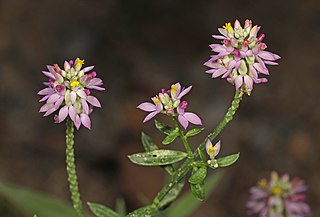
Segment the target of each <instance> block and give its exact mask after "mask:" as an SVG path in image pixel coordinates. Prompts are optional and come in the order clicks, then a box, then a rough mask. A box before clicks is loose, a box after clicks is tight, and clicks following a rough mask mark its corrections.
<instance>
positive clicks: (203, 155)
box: [197, 149, 207, 162]
mask: <svg viewBox="0 0 320 217" xmlns="http://www.w3.org/2000/svg"><path fill="white" fill-rule="evenodd" d="M197 151H198V153H199V156H200V159H201V160H202V161H203V162H205V161H206V160H207V159H206V155H205V154H204V151H203V150H200V149H197Z"/></svg>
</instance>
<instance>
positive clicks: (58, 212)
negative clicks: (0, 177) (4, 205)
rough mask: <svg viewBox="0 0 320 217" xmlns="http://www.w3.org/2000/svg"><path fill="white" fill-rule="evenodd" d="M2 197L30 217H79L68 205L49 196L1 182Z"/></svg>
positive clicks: (0, 191) (0, 193) (0, 192)
mask: <svg viewBox="0 0 320 217" xmlns="http://www.w3.org/2000/svg"><path fill="white" fill-rule="evenodd" d="M0 196H1V197H3V198H4V199H6V200H7V201H8V202H9V203H10V204H11V205H12V206H13V207H14V208H15V209H17V210H19V211H20V212H22V213H24V214H26V215H29V216H33V215H34V213H37V215H38V216H39V217H41V216H44V217H57V216H68V217H76V216H77V215H76V213H75V211H74V209H73V207H72V206H71V205H69V204H68V203H66V202H64V201H62V200H60V199H58V198H55V197H53V196H51V195H49V194H45V193H42V192H39V191H35V190H31V189H28V188H26V187H22V186H18V185H15V184H11V183H7V182H0Z"/></svg>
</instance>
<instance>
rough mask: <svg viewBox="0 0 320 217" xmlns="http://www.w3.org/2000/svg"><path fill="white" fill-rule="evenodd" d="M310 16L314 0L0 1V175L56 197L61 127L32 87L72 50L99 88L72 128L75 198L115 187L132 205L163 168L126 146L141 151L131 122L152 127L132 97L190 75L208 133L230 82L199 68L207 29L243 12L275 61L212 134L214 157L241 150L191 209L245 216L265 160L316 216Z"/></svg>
mask: <svg viewBox="0 0 320 217" xmlns="http://www.w3.org/2000/svg"><path fill="white" fill-rule="evenodd" d="M319 14H320V1H319V0H306V1H295V0H285V1H280V0H269V1H260V0H258V1H257V0H248V1H209V0H206V1H191V0H185V1H169V0H161V1H148V0H136V1H132V0H131V1H130V0H127V1H124V0H118V1H116V0H108V1H103V0H92V1H84V0H77V1H74V0H70V1H62V0H56V1H48V0H43V1H25V0H21V1H19V0H1V1H0V81H1V84H0V99H1V102H0V120H1V121H0V137H1V139H0V180H7V181H12V182H14V183H17V184H21V185H25V186H29V187H32V188H34V189H39V190H43V191H46V192H49V193H50V194H53V195H55V196H58V197H60V198H64V199H65V200H68V198H69V193H68V189H67V184H66V172H65V165H64V147H65V145H64V130H65V126H64V124H58V125H57V124H54V123H53V117H52V116H50V117H49V118H43V117H42V116H41V114H40V113H38V109H39V108H40V106H41V104H40V103H38V100H39V99H40V97H39V96H37V95H36V93H37V92H38V91H39V90H40V89H41V88H43V86H42V84H41V83H42V82H43V81H44V80H45V77H44V76H43V75H42V74H41V71H42V70H44V69H45V65H46V64H53V63H58V64H60V65H62V64H63V61H64V60H65V59H74V58H76V57H81V58H84V59H85V60H86V65H90V64H94V65H96V71H97V72H98V75H99V77H102V78H103V80H104V81H105V87H106V88H107V91H105V92H102V93H95V94H96V95H97V96H98V98H99V99H100V101H101V102H102V104H103V108H102V109H96V110H95V111H94V113H93V114H92V115H91V118H92V122H93V127H92V130H91V131H89V130H87V129H85V128H81V130H80V131H78V132H77V133H76V152H77V165H78V173H79V178H80V190H81V193H82V197H83V198H82V199H83V201H95V202H100V203H104V204H107V205H108V206H111V207H112V206H114V203H115V200H116V198H117V197H119V196H122V197H124V199H125V200H126V202H127V205H128V208H129V209H130V210H132V209H134V208H136V207H138V206H140V205H141V202H140V200H139V198H142V197H147V198H149V199H151V198H153V197H154V196H155V194H156V192H157V191H158V190H159V189H160V188H161V186H162V184H163V182H164V181H165V178H166V175H165V174H164V172H163V171H162V170H161V169H159V168H145V167H139V166H136V165H133V164H131V163H130V162H129V161H128V159H127V157H126V156H127V155H128V154H130V153H134V152H139V151H142V146H141V144H140V132H141V131H142V130H143V131H145V132H146V133H148V134H149V135H151V136H152V137H153V138H155V140H156V141H157V142H160V141H161V139H162V138H163V135H161V134H160V133H158V132H157V131H156V130H155V129H154V128H153V123H152V121H150V122H148V123H146V124H142V120H143V117H144V116H145V115H146V113H144V112H141V111H139V110H138V109H136V106H137V105H138V104H139V103H141V102H143V101H147V100H149V98H150V97H151V96H153V95H155V94H156V93H157V92H158V91H159V90H160V89H161V88H163V87H165V88H169V86H170V84H172V83H174V82H177V81H180V82H181V83H182V85H183V86H187V85H191V84H192V85H193V90H192V91H191V93H190V94H189V95H188V96H187V99H188V100H189V101H190V102H189V109H190V110H191V111H194V112H196V113H197V114H199V115H200V116H201V117H202V119H203V120H204V125H205V127H206V133H207V132H209V131H210V129H212V128H213V127H214V126H215V125H216V124H217V123H218V122H219V121H220V120H221V119H222V117H223V115H224V113H225V111H226V109H227V108H228V106H229V104H230V102H231V99H232V97H233V92H234V87H233V86H231V85H229V84H228V83H227V82H226V81H225V80H223V79H215V80H213V79H211V78H210V76H209V75H206V74H205V73H204V71H205V70H206V68H205V67H204V66H203V63H204V62H205V61H206V60H207V59H208V57H209V55H210V54H211V52H210V49H209V47H208V45H209V44H210V43H213V42H215V40H214V39H213V38H211V35H212V34H217V33H218V32H217V28H218V27H220V26H222V25H223V24H224V23H225V22H226V21H231V22H233V21H234V20H235V19H236V18H238V19H239V20H240V21H241V23H243V22H244V20H245V19H246V18H251V19H252V20H253V22H254V23H255V24H259V25H261V26H262V28H261V30H260V32H261V33H265V34H266V39H265V41H266V43H267V45H268V50H270V51H272V52H275V53H277V54H280V55H281V57H282V59H281V60H280V65H279V66H277V67H274V66H271V67H270V71H271V75H270V76H269V83H267V84H264V85H256V86H255V89H254V91H253V93H252V95H251V96H250V97H245V99H244V100H243V102H242V103H241V106H240V109H239V111H238V113H237V114H236V117H235V119H234V120H233V122H232V124H230V125H229V126H228V127H227V128H226V129H225V130H224V132H223V133H222V135H221V136H220V139H222V142H223V143H222V144H223V147H222V153H221V156H222V155H227V154H230V153H234V152H238V151H240V152H241V158H240V160H239V161H238V162H237V164H236V165H235V166H233V167H230V168H227V169H225V172H226V175H225V176H224V178H223V180H222V182H221V183H220V185H219V186H218V189H217V190H216V191H215V192H214V193H213V194H212V195H211V197H210V198H209V200H208V201H207V202H206V203H204V204H203V205H202V206H201V208H200V209H198V210H197V212H196V213H195V214H194V215H193V216H198V217H202V216H218V217H235V216H236V217H245V216H247V215H246V212H245V208H244V204H245V201H246V199H247V198H248V189H249V187H250V186H252V185H254V184H255V183H256V181H257V180H258V179H259V178H261V177H264V176H269V172H270V171H272V170H277V171H279V172H280V173H284V172H288V173H290V174H291V175H292V176H300V177H301V178H303V179H305V181H306V183H307V185H309V192H308V201H309V203H310V204H311V206H312V210H313V214H314V215H313V216H320V207H319V202H320V188H319V184H318V183H319V181H320V173H319V163H320V158H319V153H320V133H319V132H320V112H319V106H320V94H319V81H320V78H319V66H320V61H319V50H320V43H319V38H320V27H319V21H320V15H319ZM162 120H166V119H165V118H164V119H162ZM200 135H202V136H199V137H200V138H198V139H194V140H192V141H193V142H194V143H195V145H196V144H197V143H198V142H200V141H201V139H202V138H203V137H204V136H205V135H204V133H202V134H200ZM180 146H181V145H180V144H175V145H173V146H172V147H173V148H179V147H180Z"/></svg>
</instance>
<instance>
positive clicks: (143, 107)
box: [137, 102, 156, 112]
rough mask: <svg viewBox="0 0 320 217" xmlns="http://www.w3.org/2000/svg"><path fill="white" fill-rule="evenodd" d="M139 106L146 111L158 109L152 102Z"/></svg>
mask: <svg viewBox="0 0 320 217" xmlns="http://www.w3.org/2000/svg"><path fill="white" fill-rule="evenodd" d="M137 108H138V109H141V110H142V111H145V112H152V111H155V110H156V106H155V105H154V104H152V103H150V102H144V103H141V104H140V105H138V106H137Z"/></svg>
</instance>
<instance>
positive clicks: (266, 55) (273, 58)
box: [258, 50, 280, 61]
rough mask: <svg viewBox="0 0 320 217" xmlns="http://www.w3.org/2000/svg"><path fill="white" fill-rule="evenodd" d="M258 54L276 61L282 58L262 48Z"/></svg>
mask: <svg viewBox="0 0 320 217" xmlns="http://www.w3.org/2000/svg"><path fill="white" fill-rule="evenodd" d="M258 56H259V57H261V58H262V59H265V60H270V61H275V60H278V59H280V56H279V55H277V54H274V53H271V52H269V51H265V50H262V51H260V52H259V53H258Z"/></svg>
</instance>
